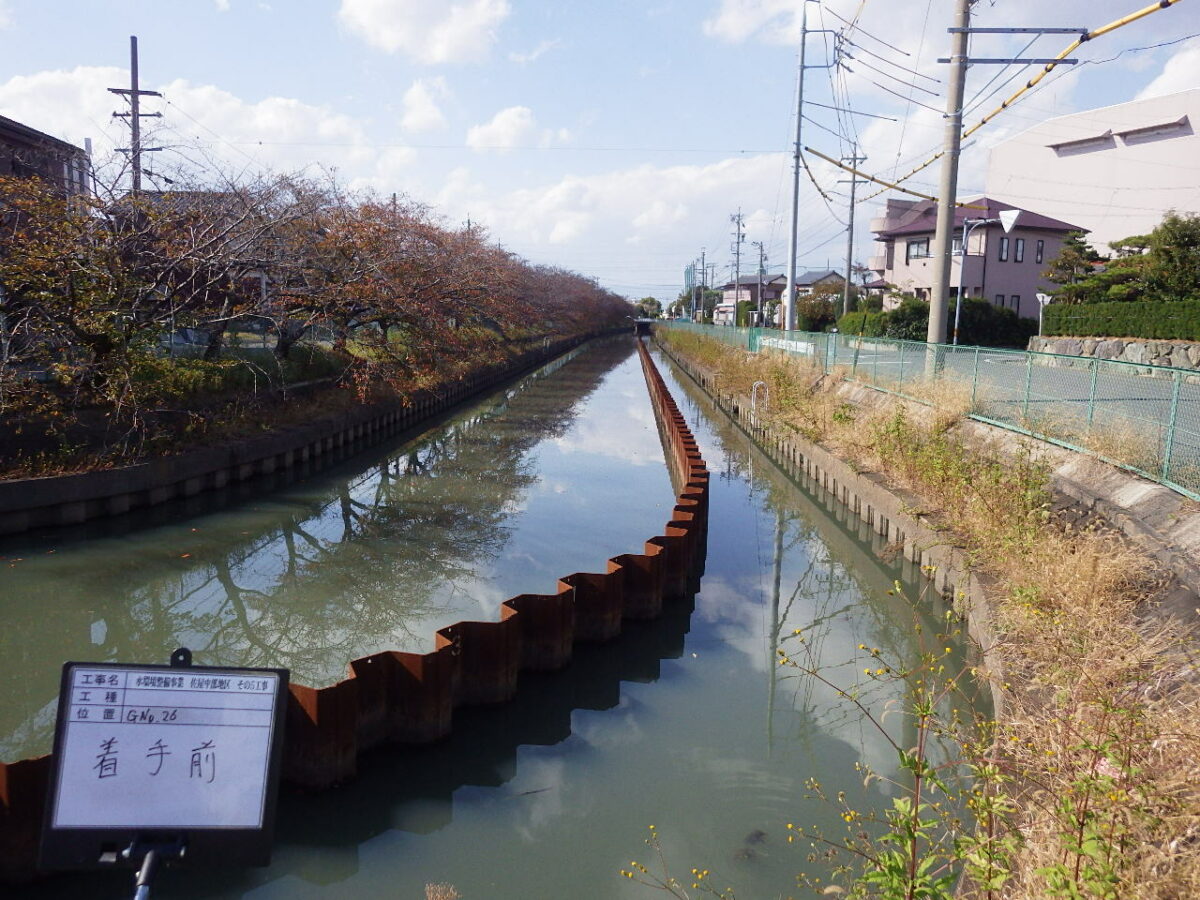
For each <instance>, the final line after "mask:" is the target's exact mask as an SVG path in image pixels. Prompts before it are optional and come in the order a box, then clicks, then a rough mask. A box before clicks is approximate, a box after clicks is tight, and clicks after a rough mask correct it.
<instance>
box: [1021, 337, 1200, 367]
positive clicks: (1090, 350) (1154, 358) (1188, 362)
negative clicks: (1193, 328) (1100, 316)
mask: <svg viewBox="0 0 1200 900" xmlns="http://www.w3.org/2000/svg"><path fill="white" fill-rule="evenodd" d="M1029 349H1030V350H1031V351H1033V352H1035V353H1056V354H1059V355H1062V356H1082V357H1085V358H1087V359H1105V360H1113V361H1115V362H1127V363H1136V364H1137V365H1141V366H1172V367H1174V368H1176V369H1200V343H1198V342H1196V341H1149V340H1135V339H1132V338H1094V337H1032V338H1030V339H1029Z"/></svg>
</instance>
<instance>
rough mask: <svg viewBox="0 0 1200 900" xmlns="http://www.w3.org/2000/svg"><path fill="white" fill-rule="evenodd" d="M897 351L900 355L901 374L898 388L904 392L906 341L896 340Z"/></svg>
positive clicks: (898, 379) (900, 391) (898, 377)
mask: <svg viewBox="0 0 1200 900" xmlns="http://www.w3.org/2000/svg"><path fill="white" fill-rule="evenodd" d="M896 353H897V355H899V357H900V374H899V375H898V376H897V381H896V390H897V391H898V392H899V393H904V341H896Z"/></svg>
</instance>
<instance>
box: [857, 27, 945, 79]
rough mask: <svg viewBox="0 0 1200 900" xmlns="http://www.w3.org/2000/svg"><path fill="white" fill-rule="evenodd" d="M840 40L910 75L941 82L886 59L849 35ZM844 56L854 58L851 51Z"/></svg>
mask: <svg viewBox="0 0 1200 900" xmlns="http://www.w3.org/2000/svg"><path fill="white" fill-rule="evenodd" d="M842 40H843V41H845V42H846V43H847V44H849V45H850V46H851V47H853V48H855V49H856V50H861V51H862V52H863V53H865V54H867V55H868V56H873V57H874V58H875V59H877V60H879V61H880V62H885V63H887V64H888V65H889V66H895V67H896V68H897V69H900V70H902V71H904V72H908V73H909V74H910V75H916V76H917V77H919V78H926V79H928V80H929V81H932V82H934V83H935V84H941V83H942V79H940V78H934V77H933V76H932V75H926V74H925V73H924V72H918V71H917V70H916V69H910V68H909V67H908V66H902V65H900V63H898V62H893V61H892V60H890V59H888V58H887V57H886V56H883V55H882V54H879V53H876V52H875V51H874V50H870V49H868V48H866V47H864V46H862V44H856V43H855V42H854V41H852V40H850V38H849V37H843V38H842ZM846 56H847V57H848V58H850V59H854V55H853V54H851V53H847V54H846ZM905 83H906V84H907V82H905Z"/></svg>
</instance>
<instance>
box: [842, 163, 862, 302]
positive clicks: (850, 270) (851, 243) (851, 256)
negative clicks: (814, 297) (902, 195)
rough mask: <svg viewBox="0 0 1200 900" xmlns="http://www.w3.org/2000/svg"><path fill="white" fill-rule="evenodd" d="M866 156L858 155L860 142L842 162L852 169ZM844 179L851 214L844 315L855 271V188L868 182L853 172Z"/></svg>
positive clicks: (844, 289) (848, 220) (848, 230)
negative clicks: (847, 189)
mask: <svg viewBox="0 0 1200 900" xmlns="http://www.w3.org/2000/svg"><path fill="white" fill-rule="evenodd" d="M866 160H867V158H866V157H865V156H859V155H858V144H855V145H854V146H853V148H852V149H851V151H850V156H848V157H843V158H842V162H844V163H847V164H848V165H849V166H850V168H851V170H854V169H857V168H858V164H859V163H862V162H866ZM842 180H843V181H849V182H850V215H849V217H848V219H847V222H846V283H845V284H844V285H843V286H842V315H843V316H844V315H846V313H848V312H850V281H851V278H852V273H853V271H854V189H855V188H856V187H858V185H859V183H860V181H861V183H862V184H866V183H867V182H866V181H865V180H861V179H859V177H858V175H856V174H854V173H853V172H851V175H850V177H849V178H847V179H842Z"/></svg>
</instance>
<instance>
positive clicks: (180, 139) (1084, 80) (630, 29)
mask: <svg viewBox="0 0 1200 900" xmlns="http://www.w3.org/2000/svg"><path fill="white" fill-rule="evenodd" d="M803 2H804V0H642V2H632V0H0V115H4V116H8V117H9V118H12V119H16V120H18V121H20V122H22V123H24V124H26V125H29V126H31V127H34V128H37V129H40V130H42V131H46V132H48V133H50V134H53V135H54V136H56V137H59V138H62V139H64V140H68V141H70V142H72V143H75V144H78V145H82V144H83V142H84V139H85V138H90V139H91V140H92V142H93V145H94V148H95V157H96V160H97V162H98V163H99V162H102V161H103V160H105V159H109V158H111V157H113V155H114V150H115V148H118V147H127V146H128V144H129V138H128V127H127V125H126V121H125V120H124V119H114V118H113V117H112V113H113V112H114V111H119V110H122V109H124V108H125V107H124V101H123V100H122V99H121V98H120V97H118V96H116V95H114V94H111V93H109V92H108V90H107V89H108V88H110V87H128V86H129V37H130V35H137V36H138V43H139V51H140V65H139V69H140V77H141V87H142V88H143V89H147V90H156V91H159V92H161V93H162V95H163V96H162V97H161V98H154V97H151V98H147V99H145V100H144V101H143V104H144V105H143V111H150V112H160V113H162V118H161V119H158V120H156V119H147V120H145V128H146V129H147V130H148V131H149V132H150V134H149V136H148V137H147V140H146V144H147V145H148V146H162V147H164V148H165V149H164V150H163V151H161V152H159V153H154V154H151V155H149V156H148V158H147V160H146V161H145V163H144V165H145V167H146V168H150V169H151V170H153V171H156V172H159V173H161V174H168V173H172V172H176V171H187V170H189V169H191V170H195V169H197V168H205V169H219V170H220V171H222V172H224V173H225V174H226V175H228V176H232V177H250V176H251V175H252V174H255V173H259V172H278V173H284V172H296V171H306V172H308V173H309V174H312V175H314V176H321V175H322V174H323V173H327V172H333V173H334V174H335V175H336V177H337V179H338V180H339V181H340V182H342V183H344V184H346V185H348V186H350V187H352V188H354V189H356V190H361V191H373V192H375V193H377V194H379V195H383V196H385V197H386V196H390V195H391V194H392V193H393V192H394V193H398V194H400V195H402V196H406V197H408V198H410V199H411V200H412V201H415V202H417V203H421V204H425V205H428V206H429V207H430V208H431V209H433V210H434V211H435V213H436V214H437V215H438V216H439V217H440V218H441V219H442V220H443V221H444V222H445V223H446V224H448V225H450V226H457V225H460V224H463V223H465V222H467V221H468V220H469V221H470V222H471V223H472V224H473V225H482V226H484V227H485V228H487V229H488V230H489V232H490V234H491V236H492V238H493V239H494V240H495V241H497V242H498V243H500V244H501V245H502V246H503V247H504V248H505V249H507V250H509V251H511V252H513V253H516V254H518V255H519V256H521V257H523V258H524V259H526V260H529V261H530V262H532V263H537V264H547V265H554V266H561V267H563V268H566V269H570V270H573V271H576V272H580V273H582V274H584V275H587V276H590V277H593V278H595V279H596V280H597V281H598V282H599V283H600V284H601V285H603V286H604V287H606V288H609V289H611V290H613V291H615V292H616V293H618V294H621V295H623V296H627V297H629V298H631V299H635V300H636V299H638V298H641V297H644V296H652V297H656V298H658V299H660V300H662V301H664V302H666V301H669V300H670V299H673V298H674V297H675V296H676V295H677V294H678V293H679V292H680V290H681V289H682V287H683V277H684V275H683V272H684V268H685V267H686V266H687V265H688V264H689V263H692V262H693V261H698V260H699V259H700V257H701V253H702V252H703V254H704V258H705V260H706V262H707V263H708V264H710V265H715V269H714V271H713V276H712V277H713V279H714V280H715V283H722V282H724V281H726V280H728V279H729V278H730V275H731V271H732V267H733V265H734V254H733V246H734V224H733V222H732V221H731V216H733V215H734V214H737V213H738V212H739V211H740V213H741V215H742V216H743V221H744V242H743V243H742V244H741V262H740V271H741V272H742V273H743V274H751V273H753V272H756V271H757V268H758V264H759V255H760V247H759V246H757V245H761V251H762V254H763V256H764V257H765V266H766V269H767V270H768V271H769V272H780V271H783V270H784V267H785V265H786V262H787V242H788V234H789V227H790V203H791V181H792V173H791V147H792V141H793V138H794V133H795V122H796V96H797V94H796V73H797V62H798V50H799V34H800V9H801V5H802V3H803ZM1147 2H1148V0H1056V2H1055V3H1053V4H1050V3H1045V2H1040V0H976V2H975V4H974V18H975V21H974V24H975V25H977V26H989V27H1000V26H1010V27H1022V26H1023V27H1030V26H1041V27H1050V26H1055V27H1080V28H1088V29H1095V28H1098V27H1100V26H1102V25H1104V24H1107V23H1108V22H1110V21H1113V20H1115V19H1118V18H1120V17H1121V16H1124V15H1126V14H1128V13H1130V12H1133V11H1134V10H1136V9H1139V8H1141V7H1143V6H1145V5H1146V3H1147ZM807 5H808V26H809V28H810V29H816V30H818V32H817V33H814V34H811V35H810V36H809V38H808V43H807V54H808V55H807V63H808V64H809V65H810V66H813V68H809V69H806V72H805V90H804V101H805V104H806V106H805V118H804V120H803V135H802V142H803V143H804V144H805V145H807V146H811V147H813V148H814V149H816V150H819V151H821V152H823V153H826V154H827V155H829V156H833V157H840V156H850V155H852V154H853V152H854V149H853V148H854V147H855V146H857V147H858V155H859V156H865V157H866V160H865V161H864V162H863V163H862V164H861V168H862V170H863V171H866V172H869V173H871V174H876V175H879V176H880V177H883V178H885V179H891V178H892V177H893V176H902V175H904V174H905V173H907V172H908V171H909V170H910V169H912V168H913V167H914V166H916V165H917V164H918V163H920V162H921V161H923V160H924V159H926V158H927V157H928V156H929V155H931V153H932V152H933V151H934V150H936V149H937V148H938V147H939V146H940V144H941V139H942V132H943V110H944V107H945V99H944V90H945V79H946V71H945V70H946V68H947V67H946V66H945V65H942V64H939V63H938V62H937V58H938V57H939V56H948V55H949V52H950V36H949V35H948V34H947V31H946V29H947V27H949V25H950V24H951V20H952V15H953V0H822V2H816V0H809V2H808V4H807ZM850 22H853V23H854V28H853V29H852V30H848V25H847V23H850ZM839 29H841V30H843V34H842V36H841V37H838V36H837V35H835V34H834V33H833V32H836V31H838V30H839ZM1028 40H1029V37H1028V36H1024V35H1020V36H1000V35H986V36H984V35H978V36H975V37H974V38H973V39H972V45H971V55H973V56H991V57H1007V56H1012V55H1016V54H1018V53H1020V52H1021V51H1022V49H1023V48H1024V47H1025V45H1026V44H1027V43H1028ZM1071 40H1072V37H1071V36H1070V35H1061V34H1060V35H1046V36H1042V37H1040V38H1037V39H1036V42H1035V43H1034V44H1033V45H1032V46H1031V47H1030V48H1029V49H1028V50H1027V51H1025V55H1036V56H1053V55H1055V54H1057V53H1058V52H1059V51H1060V50H1062V49H1063V48H1064V47H1065V46H1066V45H1067V44H1068V43H1069V42H1070V41H1071ZM835 43H836V44H837V45H838V46H840V48H841V50H842V51H843V52H842V53H840V54H839V57H840V64H839V65H838V66H834V67H822V66H825V64H827V63H830V62H832V61H833V60H834V47H835ZM847 54H848V55H849V56H847ZM849 57H852V58H849ZM1074 57H1075V58H1077V59H1079V60H1080V64H1079V65H1076V66H1074V67H1067V66H1062V67H1060V68H1059V69H1058V70H1057V71H1056V72H1054V73H1052V75H1050V76H1048V77H1047V78H1046V79H1045V80H1044V83H1043V85H1041V86H1040V87H1039V88H1038V89H1037V90H1036V91H1035V92H1032V93H1031V94H1030V95H1029V96H1028V97H1027V98H1026V99H1023V100H1022V101H1021V102H1020V103H1019V104H1017V105H1015V106H1014V107H1013V108H1011V109H1009V110H1006V111H1005V112H1004V113H1002V114H1001V115H1000V116H998V117H997V118H996V119H995V121H994V122H993V123H991V124H989V125H988V126H986V127H985V128H983V129H980V131H979V132H978V133H977V135H976V137H975V138H974V139H973V140H972V141H970V142H969V143H968V144H967V145H966V146H965V148H964V151H963V156H962V167H961V175H960V182H959V186H960V187H959V194H960V197H963V196H969V195H971V194H975V195H978V194H979V193H981V192H982V189H983V182H984V175H985V171H986V165H987V153H988V149H989V148H990V147H992V146H994V145H995V144H996V143H998V142H1000V141H1002V140H1004V139H1006V138H1008V137H1012V136H1013V135H1015V134H1018V133H1020V132H1021V131H1023V130H1024V129H1026V128H1028V127H1030V126H1032V125H1034V124H1036V123H1037V122H1040V121H1042V120H1044V119H1046V118H1049V117H1051V116H1055V115H1062V114H1065V113H1070V112H1075V111H1079V110H1083V109H1091V108H1095V107H1099V106H1107V105H1110V104H1114V103H1121V102H1125V101H1128V100H1132V99H1135V98H1139V97H1146V96H1157V95H1161V94H1167V93H1173V92H1175V91H1180V90H1186V89H1189V88H1195V87H1200V0H1182V2H1179V3H1177V4H1176V5H1175V6H1173V7H1170V8H1167V9H1164V10H1161V11H1159V12H1156V13H1154V14H1152V15H1150V16H1147V17H1146V18H1144V19H1142V20H1140V21H1139V22H1135V23H1133V24H1131V25H1128V26H1125V27H1123V28H1120V29H1118V30H1116V31H1114V32H1112V33H1111V34H1109V35H1107V36H1104V37H1101V38H1097V39H1095V40H1093V41H1089V42H1087V43H1086V44H1084V45H1083V47H1082V48H1081V49H1080V51H1079V52H1078V53H1076V54H1074ZM1032 74H1033V70H1030V69H1024V70H1022V69H1021V68H1020V67H1017V66H1013V67H1010V68H1003V67H1001V66H991V65H982V64H981V65H974V66H972V67H971V69H970V71H969V74H968V80H967V90H966V96H967V98H968V102H967V105H966V119H965V121H966V122H967V123H970V124H974V122H975V121H977V120H978V119H979V118H980V117H981V116H982V115H983V114H984V113H986V112H988V111H990V110H991V109H992V108H994V107H995V106H997V105H999V103H1000V101H1001V100H1003V99H1004V98H1005V97H1007V96H1008V95H1009V94H1011V93H1012V92H1013V91H1014V90H1016V89H1017V87H1019V86H1020V85H1021V84H1022V83H1024V81H1025V80H1026V79H1028V78H1029V77H1030V76H1031V75H1032ZM1010 79H1012V80H1011V81H1010ZM818 104H823V106H819V105H818ZM829 106H840V107H842V108H843V109H853V110H854V113H853V114H851V113H848V112H838V111H836V110H832V109H829V108H827V107H829ZM880 117H882V118H880ZM810 168H811V171H812V176H813V181H810V180H809V178H808V176H807V175H804V176H803V180H802V185H801V191H800V196H801V203H800V225H799V231H798V241H797V245H798V264H799V266H801V267H811V268H825V267H826V266H830V267H833V268H835V269H838V270H843V269H844V268H845V258H846V221H847V212H848V208H849V202H848V201H849V187H850V186H849V184H847V183H845V182H844V181H843V180H842V179H844V177H846V173H844V172H841V171H839V170H837V169H835V168H834V167H833V166H830V165H828V164H826V163H823V162H821V161H820V160H819V159H816V158H812V159H811V160H810ZM937 177H938V169H937V166H936V165H935V166H933V167H931V168H928V169H926V170H924V171H923V172H921V173H919V174H918V175H915V176H913V177H912V179H910V180H909V181H906V182H905V184H907V185H908V186H910V187H912V188H913V189H915V190H919V191H923V192H926V193H935V192H936V184H937ZM149 180H150V183H152V184H153V183H155V182H154V179H152V178H151V179H149ZM814 181H815V184H816V185H819V186H820V189H821V191H822V192H824V194H825V197H824V198H823V197H822V196H821V194H820V193H818V190H817V187H815V186H814ZM160 183H161V182H160ZM874 190H875V189H874V188H873V187H870V186H860V187H859V188H858V198H859V200H860V201H862V200H863V198H864V197H867V196H869V195H871V194H872V193H874ZM887 196H888V195H886V194H885V195H880V196H877V197H872V198H871V199H868V200H866V201H865V202H860V203H859V204H858V205H857V206H856V212H855V216H856V219H855V229H854V230H855V240H856V250H855V252H854V258H855V260H856V261H865V259H866V258H867V257H868V256H870V255H871V244H870V232H869V222H870V219H871V218H872V216H874V215H877V214H878V213H879V210H880V208H881V205H882V203H883V202H884V200H885V199H886V197H887ZM892 196H899V195H897V194H892ZM1001 199H1003V198H1001Z"/></svg>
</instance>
